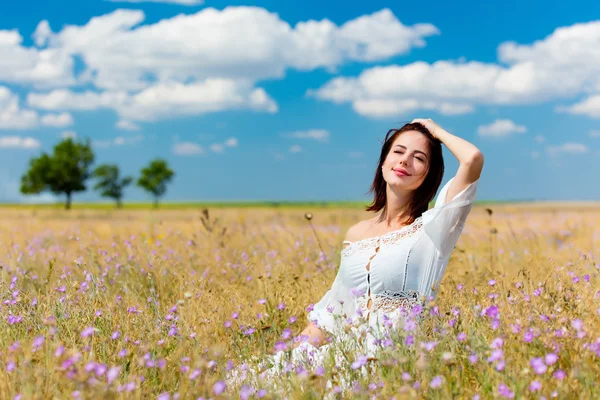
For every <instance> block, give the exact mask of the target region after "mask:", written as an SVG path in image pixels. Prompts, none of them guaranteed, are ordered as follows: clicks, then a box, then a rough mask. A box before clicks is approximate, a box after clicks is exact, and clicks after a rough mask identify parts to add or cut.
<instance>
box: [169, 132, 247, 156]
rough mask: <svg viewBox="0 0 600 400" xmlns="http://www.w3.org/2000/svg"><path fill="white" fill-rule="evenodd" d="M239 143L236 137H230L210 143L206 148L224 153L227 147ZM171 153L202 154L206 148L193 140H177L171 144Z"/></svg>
mask: <svg viewBox="0 0 600 400" xmlns="http://www.w3.org/2000/svg"><path fill="white" fill-rule="evenodd" d="M238 144H239V142H238V140H237V138H234V137H231V138H229V139H227V140H225V141H224V142H222V143H212V144H210V145H209V146H208V149H209V150H210V151H212V152H213V153H224V152H225V150H226V149H227V148H234V147H237V146H238ZM173 154H176V155H180V156H194V155H204V154H206V150H205V149H204V147H203V146H201V145H199V144H198V143H194V142H180V141H178V140H177V142H176V143H175V145H174V146H173Z"/></svg>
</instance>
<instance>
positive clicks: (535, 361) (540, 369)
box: [530, 357, 548, 375]
mask: <svg viewBox="0 0 600 400" xmlns="http://www.w3.org/2000/svg"><path fill="white" fill-rule="evenodd" d="M530 365H531V367H532V368H533V370H534V371H535V373H536V374H538V375H541V374H543V373H544V372H546V371H547V370H548V367H547V366H546V364H544V361H543V360H542V358H540V357H535V358H532V359H531V361H530Z"/></svg>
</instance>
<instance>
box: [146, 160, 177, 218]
mask: <svg viewBox="0 0 600 400" xmlns="http://www.w3.org/2000/svg"><path fill="white" fill-rule="evenodd" d="M174 175H175V173H174V172H173V171H172V170H171V169H170V168H169V166H168V164H167V162H166V161H165V160H162V159H159V158H157V159H154V160H152V161H151V162H150V164H149V165H148V166H147V167H146V168H144V169H142V171H141V173H140V177H139V178H138V181H137V184H138V186H140V187H141V188H142V189H144V190H145V191H147V192H150V193H151V194H152V195H153V196H154V207H155V208H156V207H158V199H159V198H160V197H161V196H163V195H164V194H165V193H166V191H167V183H169V182H170V181H171V179H173V176H174Z"/></svg>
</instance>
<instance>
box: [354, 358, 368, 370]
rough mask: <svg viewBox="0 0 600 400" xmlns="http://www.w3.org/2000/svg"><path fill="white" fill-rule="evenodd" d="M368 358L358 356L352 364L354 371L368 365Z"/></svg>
mask: <svg viewBox="0 0 600 400" xmlns="http://www.w3.org/2000/svg"><path fill="white" fill-rule="evenodd" d="M367 360H368V358H367V356H358V358H357V359H356V360H355V361H354V362H353V363H352V369H358V368H360V367H363V366H364V365H366V364H367Z"/></svg>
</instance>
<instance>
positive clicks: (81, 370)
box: [0, 203, 600, 399]
mask: <svg viewBox="0 0 600 400" xmlns="http://www.w3.org/2000/svg"><path fill="white" fill-rule="evenodd" d="M207 206H209V208H208V213H205V212H203V210H202V209H203V208H204V207H207ZM360 207H361V204H358V205H357V204H354V205H352V206H348V205H347V204H346V205H344V206H343V207H342V206H341V205H340V204H329V205H326V206H323V205H317V204H304V205H303V204H294V205H293V206H289V207H268V206H263V207H255V206H248V205H246V206H240V205H237V206H236V207H232V206H229V207H221V208H217V207H213V206H211V205H206V204H203V205H197V207H189V205H188V207H185V208H184V207H174V206H173V207H169V206H168V205H165V207H163V208H161V209H159V210H149V209H147V208H145V207H143V206H139V207H135V205H127V204H126V206H125V208H124V209H122V210H113V209H111V208H110V207H108V206H103V207H98V208H97V207H84V206H82V205H78V204H76V203H75V204H74V208H73V209H72V210H70V211H64V210H61V209H60V205H59V206H56V207H39V206H36V207H15V206H9V205H5V206H3V207H0V246H1V250H0V267H1V268H0V286H1V289H2V290H1V292H0V293H1V296H2V299H1V300H2V304H1V305H0V307H1V308H0V314H1V320H2V325H1V326H2V331H1V333H0V341H1V344H2V350H0V352H1V355H0V366H1V367H0V398H2V399H13V398H15V396H18V395H21V399H28V398H57V399H58V398H108V399H113V398H114V399H131V398H136V399H142V398H143V399H146V398H161V399H167V398H169V399H175V398H180V399H197V398H200V397H205V398H209V397H210V398H228V397H232V398H259V397H261V398H276V397H277V395H276V394H274V393H273V392H272V391H271V390H270V389H269V388H268V385H267V383H265V385H264V390H258V389H261V388H258V389H257V390H258V391H254V390H252V389H250V388H248V387H245V388H243V390H242V392H241V394H239V393H237V392H235V391H234V389H233V388H232V387H227V386H225V387H224V385H223V379H224V376H225V373H226V371H227V370H228V369H230V368H231V367H232V366H237V365H239V364H240V363H242V362H244V360H248V359H249V358H250V357H251V356H260V355H262V354H265V353H268V352H270V351H272V350H273V348H274V346H275V345H276V344H277V342H280V341H281V340H282V336H285V335H286V334H289V332H291V333H292V334H294V335H295V334H298V333H299V332H300V331H301V330H302V329H303V328H304V326H305V325H306V322H307V321H306V313H307V312H306V309H307V307H308V306H309V305H310V304H312V303H315V302H317V301H318V300H319V299H320V298H321V296H323V294H324V293H325V292H326V291H327V289H328V288H329V286H330V285H331V282H332V281H333V278H334V276H335V273H336V269H337V266H338V262H339V254H340V250H341V241H342V239H343V236H344V233H345V230H346V229H347V228H348V227H349V226H350V225H352V224H353V223H355V222H357V221H358V220H360V219H364V218H366V217H367V214H366V213H364V212H363V211H361V208H360ZM488 209H489V210H491V211H492V213H491V214H490V213H489V212H488V211H487V210H488ZM305 212H311V213H312V214H313V219H312V221H311V223H312V225H313V227H314V231H313V228H311V226H310V225H309V222H308V221H307V220H306V219H305V218H304V213H305ZM598 226H600V206H598V205H595V204H584V203H580V204H573V203H571V204H559V203H547V204H541V205H540V204H538V205H528V204H517V203H514V204H495V205H494V204H487V205H478V206H476V207H474V208H473V211H472V213H471V215H470V216H469V219H468V221H467V225H466V227H465V230H464V232H463V235H462V236H461V238H460V240H459V243H458V246H457V248H456V249H455V251H454V253H453V255H452V258H451V260H450V264H449V266H448V270H447V271H448V272H447V274H446V276H445V279H444V281H443V282H442V285H441V287H440V291H439V295H438V297H437V301H436V304H428V305H427V308H426V310H425V313H426V314H427V315H429V316H430V317H431V318H429V319H428V320H427V322H426V324H427V325H426V327H427V328H428V329H424V330H423V331H422V332H421V333H419V334H415V335H414V337H412V338H411V340H410V341H409V340H408V339H407V337H408V336H411V335H410V333H411V332H409V331H405V330H403V331H402V332H399V333H398V336H397V337H394V338H393V343H392V344H391V345H389V346H388V347H387V348H386V349H385V352H384V353H382V356H381V357H380V359H379V360H373V361H371V363H372V364H374V365H376V366H377V369H376V372H375V374H374V375H373V376H371V377H369V378H368V379H364V378H361V377H360V375H358V373H357V371H356V370H354V369H353V368H352V365H351V364H352V362H353V361H355V360H356V359H357V358H358V357H359V356H360V355H357V354H349V355H348V357H349V362H348V364H347V365H337V366H333V365H323V366H314V368H315V369H314V370H308V371H299V370H295V369H292V371H290V372H289V376H287V377H282V379H286V380H288V381H289V382H292V383H293V385H294V387H295V389H294V393H293V395H292V396H291V397H292V398H322V396H323V393H324V391H325V383H326V382H327V380H328V379H333V380H334V381H335V379H336V377H337V376H339V375H340V374H346V375H348V376H350V377H354V378H356V385H355V386H354V387H353V388H352V389H351V391H350V392H348V393H342V394H340V396H341V397H342V398H348V397H353V398H372V397H377V398H387V399H389V398H392V397H394V398H439V399H446V398H469V399H470V398H473V397H475V398H477V396H480V398H482V399H484V398H513V397H514V398H541V397H546V398H553V397H555V398H561V399H564V398H584V399H593V398H600V388H599V384H600V378H599V377H600V364H599V361H600V335H599V334H598V333H597V332H600V284H599V276H598V275H599V268H600V264H599V261H598V260H597V258H598V252H599V251H600V229H598ZM315 232H316V235H317V237H318V240H319V241H318V242H317V240H316V237H315ZM320 246H321V247H322V249H323V253H321V251H320ZM261 299H265V301H264V302H263V301H259V300H261ZM319 367H320V368H319Z"/></svg>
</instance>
